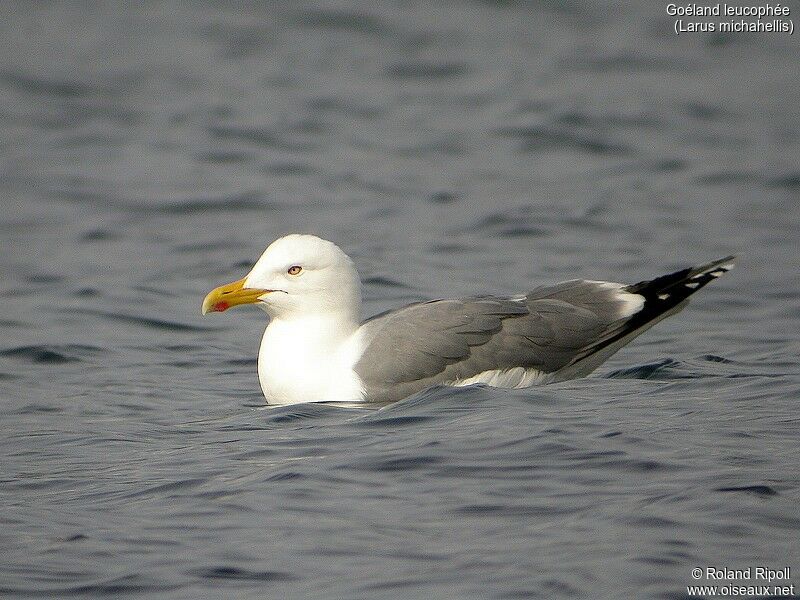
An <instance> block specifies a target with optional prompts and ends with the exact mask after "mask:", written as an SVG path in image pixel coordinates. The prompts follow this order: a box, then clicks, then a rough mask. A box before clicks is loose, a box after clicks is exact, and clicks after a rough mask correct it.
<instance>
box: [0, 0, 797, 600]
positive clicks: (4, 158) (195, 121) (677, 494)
mask: <svg viewBox="0 0 800 600" xmlns="http://www.w3.org/2000/svg"><path fill="white" fill-rule="evenodd" d="M0 12H2V15H0V16H1V17H2V18H0V51H2V56H3V57H4V60H3V67H2V69H0V131H1V132H2V133H1V134H0V146H1V148H2V152H0V203H1V204H2V208H3V210H2V213H1V214H0V230H1V231H2V248H3V252H2V257H1V258H0V272H1V273H2V283H1V284H0V295H1V296H2V299H3V302H2V304H3V308H4V310H3V312H2V315H0V332H1V333H2V338H1V339H2V342H0V415H1V418H2V436H0V523H1V524H2V527H0V550H1V551H2V552H1V553H0V594H3V595H6V596H10V597H43V598H44V597H46V598H55V597H58V598H68V597H97V596H101V595H106V596H129V597H141V598H165V599H167V598H168V599H178V598H192V599H198V598H220V597H236V598H264V597H275V598H278V597H280V598H325V599H328V598H370V599H372V598H454V599H455V598H459V599H460V598H572V597H576V596H577V597H589V596H591V597H597V598H620V597H637V598H685V597H686V596H687V591H686V586H687V585H690V584H693V583H696V582H695V581H694V580H692V579H691V577H690V571H691V569H692V568H693V567H706V566H720V567H728V568H743V567H746V566H758V565H763V566H768V567H771V568H782V567H785V566H791V567H793V568H794V569H795V571H794V573H793V576H794V577H795V580H794V583H795V584H798V583H800V581H797V579H796V577H797V574H796V573H798V572H800V562H799V561H798V556H800V552H798V542H797V539H798V531H797V530H798V527H800V515H798V510H797V506H798V504H797V502H798V484H799V483H800V473H799V472H798V462H799V460H798V459H800V452H798V443H797V429H798V418H797V406H798V405H797V402H798V396H799V395H800V368H798V365H799V363H800V359H798V356H799V355H800V341H799V340H800V338H799V336H798V331H800V327H799V325H800V311H798V289H800V272H799V270H798V265H800V262H799V261H798V246H797V243H798V234H799V233H800V227H799V226H798V224H799V223H800V208H798V206H799V205H798V193H799V191H800V160H799V159H798V157H800V146H799V145H798V139H799V136H798V132H799V130H800V105H799V104H798V103H797V97H798V96H797V95H798V91H800V86H798V81H800V79H798V77H797V75H798V67H797V65H798V50H797V44H796V40H795V38H790V37H788V36H781V35H777V34H772V35H767V34H762V35H756V34H751V35H730V36H720V35H713V34H711V35H697V36H690V35H682V36H680V37H675V36H674V35H672V34H671V33H670V31H671V21H670V20H669V19H668V17H667V16H666V14H665V11H664V7H663V6H661V5H659V4H658V3H653V4H652V5H648V6H646V7H645V6H644V5H643V4H642V3H638V2H632V3H629V4H625V3H614V4H613V5H605V4H603V3H589V4H586V3H573V2H564V3H556V2H546V1H543V2H536V3H523V2H519V3H517V2H497V3H492V2H448V3H414V2H403V3H391V2H382V1H378V2H370V3H361V4H350V3H345V2H337V3H335V4H327V3H303V4H292V5H290V6H285V5H284V4H282V3H276V4H269V5H262V4H248V5H247V6H240V7H236V8H233V7H232V6H227V5H226V4H225V3H218V4H209V3H204V4H193V3H151V4H147V5H135V6H134V5H128V4H127V3H125V4H123V3H118V4H113V3H112V4H106V5H103V6H102V7H101V6H97V5H88V4H83V3H71V4H65V3H53V4H42V3H36V4H33V3H22V2H19V3H13V2H9V3H4V4H2V6H0ZM795 18H796V17H795ZM293 231H299V232H312V233H317V234H320V235H323V236H324V237H327V238H329V239H333V240H335V241H336V242H338V243H339V244H340V245H341V246H342V247H343V248H344V249H345V250H346V251H347V252H349V253H351V254H352V256H353V257H354V259H355V260H356V262H357V265H358V267H359V269H360V272H361V275H362V278H363V279H364V281H365V287H364V293H365V313H366V315H369V314H375V313H377V312H379V311H382V310H386V309H388V308H391V307H396V306H399V305H402V304H404V303H408V302H411V301H415V300H419V299H423V298H431V297H439V296H448V295H452V296H457V295H464V294H471V293H482V292H483V293H488V292H491V293H514V292H519V291H523V290H525V289H528V288H530V287H533V286H534V285H536V284H540V283H547V282H555V281H559V280H563V279H569V278H573V277H588V278H595V279H600V278H602V279H609V280H618V281H629V282H633V281H638V280H640V279H644V278H648V277H651V276H655V275H659V274H662V273H666V272H668V271H669V270H671V269H676V268H679V267H682V266H685V265H689V264H695V263H699V262H702V261H707V260H711V259H713V258H716V257H719V256H724V255H726V254H729V253H734V254H738V255H739V256H740V263H739V268H738V269H737V270H735V271H733V272H732V273H730V274H729V275H726V276H725V277H723V278H722V279H720V280H719V281H717V282H714V283H713V284H712V285H710V286H709V287H707V288H706V289H704V290H702V292H701V293H699V294H698V295H697V297H696V298H695V300H694V301H693V303H692V304H691V305H690V306H689V308H688V309H687V310H686V311H684V312H683V313H682V314H680V315H678V316H676V317H673V318H671V319H670V320H668V321H666V322H664V323H662V324H660V325H659V326H658V327H657V328H655V329H654V330H652V331H650V332H648V333H647V334H646V335H645V336H644V337H642V338H640V339H639V340H637V341H636V342H635V343H634V344H632V345H631V346H630V347H629V348H627V349H626V350H624V351H623V352H621V353H619V354H618V355H617V356H615V357H614V358H613V359H612V360H611V361H610V362H609V363H607V364H606V365H604V366H603V367H602V368H601V369H600V370H599V371H598V372H597V373H596V374H595V375H594V376H592V377H591V378H588V379H584V380H578V381H571V382H566V383H562V384H557V385H552V386H548V387H543V388H536V389H529V390H520V391H504V390H495V389H489V388H480V387H476V388H466V389H457V390H454V389H433V390H429V391H427V392H424V393H422V394H420V395H418V396H415V397H412V398H408V399H406V400H404V401H401V402H400V403H398V404H395V405H392V406H389V407H387V408H384V409H382V410H364V409H348V408H336V407H330V406H324V405H322V406H321V405H300V406H295V407H287V408H277V409H265V408H263V399H262V397H261V394H260V391H259V388H258V383H257V379H256V363H255V356H256V351H257V347H258V341H259V338H260V333H261V328H262V327H263V326H264V320H263V315H262V313H261V312H260V311H258V310H256V309H254V308H253V309H251V308H250V307H245V308H242V309H237V310H235V311H231V312H228V313H225V314H223V315H211V316H209V317H206V318H202V317H201V316H200V311H199V309H200V303H201V301H202V298H203V296H204V295H205V293H206V292H207V291H208V290H209V289H211V288H212V287H214V286H216V285H218V284H220V283H223V282H227V281H231V280H233V279H236V278H239V277H241V276H242V275H243V274H244V273H246V271H247V269H248V268H249V266H250V265H251V264H252V262H253V261H254V260H255V259H256V258H257V257H258V255H259V254H260V253H261V251H262V250H263V248H264V247H265V246H266V245H267V243H269V242H270V241H271V240H272V239H274V238H276V237H278V236H279V235H282V234H284V233H288V232H293ZM700 583H705V582H704V581H701V582H700Z"/></svg>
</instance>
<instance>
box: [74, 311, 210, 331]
mask: <svg viewBox="0 0 800 600" xmlns="http://www.w3.org/2000/svg"><path fill="white" fill-rule="evenodd" d="M70 312H75V313H80V314H85V315H95V316H98V317H105V318H107V319H112V320H114V321H120V322H122V323H129V324H131V325H141V326H142V327H149V328H151V329H162V330H166V331H214V330H215V329H216V328H214V327H201V326H199V325H189V324H188V323H178V322H177V321H166V320H163V319H154V318H152V317H139V316H136V315H126V314H123V313H112V312H107V311H104V310H94V309H89V308H73V309H70Z"/></svg>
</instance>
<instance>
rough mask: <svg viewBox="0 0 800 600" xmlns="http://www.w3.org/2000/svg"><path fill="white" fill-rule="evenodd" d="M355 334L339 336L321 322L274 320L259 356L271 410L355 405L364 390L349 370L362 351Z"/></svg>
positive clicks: (259, 364)
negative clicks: (322, 404) (280, 406)
mask: <svg viewBox="0 0 800 600" xmlns="http://www.w3.org/2000/svg"><path fill="white" fill-rule="evenodd" d="M359 337H360V336H359V335H358V333H355V334H345V335H337V330H336V327H335V324H332V323H328V322H324V321H322V320H320V319H313V320H311V319H306V320H302V321H298V320H294V321H289V322H287V321H282V320H273V321H272V322H271V323H270V324H269V326H268V327H267V330H266V331H265V332H264V337H263V338H262V339H261V348H260V350H259V353H258V379H259V381H260V383H261V389H262V390H263V392H264V396H265V397H266V398H267V402H269V403H270V404H296V403H299V402H353V401H359V400H362V399H363V396H364V389H363V385H362V383H361V380H360V379H359V377H358V376H357V375H356V374H355V372H354V371H353V365H354V364H355V363H356V361H357V360H358V358H359V356H360V355H361V351H362V344H360V340H359Z"/></svg>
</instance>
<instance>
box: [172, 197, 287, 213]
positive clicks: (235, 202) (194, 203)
mask: <svg viewBox="0 0 800 600" xmlns="http://www.w3.org/2000/svg"><path fill="white" fill-rule="evenodd" d="M268 208H271V205H270V204H269V203H268V202H267V201H265V200H264V198H263V197H262V195H261V193H259V192H244V193H242V194H234V195H230V196H222V197H219V198H189V199H186V200H179V201H177V202H169V203H166V204H164V205H162V206H159V207H158V210H159V211H161V212H166V213H170V214H175V215H185V214H191V213H196V212H202V213H206V212H211V211H221V212H230V211H240V210H266V209H268Z"/></svg>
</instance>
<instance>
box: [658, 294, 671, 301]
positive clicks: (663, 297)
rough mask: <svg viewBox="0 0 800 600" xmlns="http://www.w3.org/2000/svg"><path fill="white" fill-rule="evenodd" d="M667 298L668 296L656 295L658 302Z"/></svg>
mask: <svg viewBox="0 0 800 600" xmlns="http://www.w3.org/2000/svg"><path fill="white" fill-rule="evenodd" d="M667 298H669V294H659V295H658V299H659V300H666V299H667Z"/></svg>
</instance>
